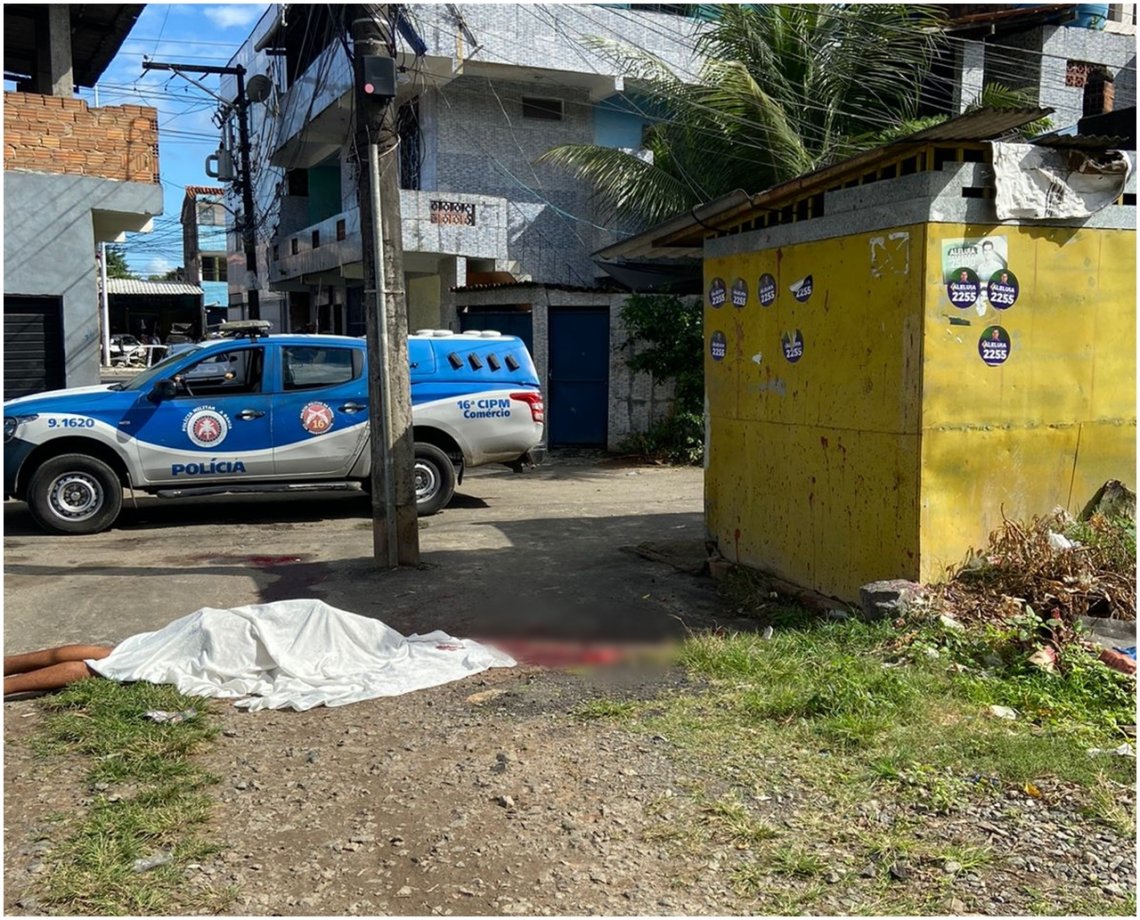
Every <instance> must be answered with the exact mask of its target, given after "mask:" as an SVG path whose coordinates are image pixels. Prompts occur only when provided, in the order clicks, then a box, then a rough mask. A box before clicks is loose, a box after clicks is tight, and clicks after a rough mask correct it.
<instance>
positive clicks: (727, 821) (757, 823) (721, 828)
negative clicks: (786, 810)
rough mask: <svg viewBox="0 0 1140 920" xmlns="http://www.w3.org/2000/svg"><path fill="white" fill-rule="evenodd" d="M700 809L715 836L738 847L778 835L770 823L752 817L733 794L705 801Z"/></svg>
mask: <svg viewBox="0 0 1140 920" xmlns="http://www.w3.org/2000/svg"><path fill="white" fill-rule="evenodd" d="M701 811H702V813H703V814H704V815H705V818H706V820H707V822H708V823H709V825H710V826H711V828H712V830H713V831H714V834H715V835H716V836H718V837H720V838H721V839H724V840H727V841H728V842H729V843H733V844H736V845H737V846H740V847H748V846H751V845H752V844H756V843H761V842H763V841H765V840H771V839H773V838H774V837H778V836H779V835H780V834H779V831H777V830H776V829H775V828H774V827H772V826H771V825H770V824H767V823H766V822H764V821H761V820H759V819H758V818H756V817H754V816H753V815H752V813H751V811H749V809H748V806H747V805H745V804H744V803H743V802H741V801H740V799H739V798H737V797H736V796H735V795H731V794H730V795H726V796H722V797H721V798H719V799H716V800H715V801H712V802H706V803H704V805H703V806H702V808H701Z"/></svg>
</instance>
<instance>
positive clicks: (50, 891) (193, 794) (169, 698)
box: [34, 679, 232, 915]
mask: <svg viewBox="0 0 1140 920" xmlns="http://www.w3.org/2000/svg"><path fill="white" fill-rule="evenodd" d="M41 705H42V706H43V708H44V709H45V710H46V712H47V718H46V720H45V724H44V728H43V730H42V732H41V734H40V735H39V736H38V737H37V738H36V739H35V742H34V747H35V749H36V750H37V751H38V752H39V753H40V754H41V755H43V756H45V757H50V756H59V755H65V756H75V755H78V756H81V757H85V758H89V759H90V760H89V763H90V769H89V772H88V774H87V779H88V782H89V783H90V784H91V788H92V792H93V793H94V794H93V795H92V798H91V802H90V805H89V807H88V808H87V809H86V810H83V811H81V812H79V813H78V814H76V815H74V816H68V819H67V821H66V822H65V823H64V825H63V827H62V828H61V831H62V833H63V834H65V835H66V836H65V837H64V839H62V840H59V841H55V842H54V845H53V847H52V849H51V851H50V852H49V853H48V855H47V858H46V859H45V864H46V865H47V870H46V871H45V872H44V873H43V874H42V875H41V876H39V878H38V889H39V890H37V892H36V897H37V898H39V900H41V901H42V902H44V904H46V905H49V906H51V907H52V908H53V909H54V910H59V911H63V912H68V913H77V914H103V915H107V914H111V915H115V914H118V915H124V914H126V915H132V914H133V915H138V914H164V913H165V914H171V913H184V912H186V911H187V910H189V909H190V908H193V909H194V910H195V912H200V911H206V912H214V911H221V910H222V909H223V908H224V907H225V906H226V904H227V903H229V901H230V899H231V897H232V893H231V892H228V891H226V890H224V889H218V890H213V891H210V890H202V889H198V890H195V891H194V892H193V894H192V895H189V894H188V893H187V890H186V882H185V872H186V868H185V867H186V865H187V863H190V862H194V861H197V860H200V859H203V858H204V857H206V856H208V855H210V854H212V853H214V852H216V851H217V849H218V848H217V846H216V845H215V844H212V843H210V842H208V841H207V840H206V839H205V838H204V837H203V836H202V835H201V834H199V833H198V828H199V827H200V826H201V825H203V824H204V823H205V822H206V820H207V818H208V816H209V811H210V805H211V802H210V797H209V795H208V794H207V791H206V790H207V787H208V786H209V785H210V784H212V783H215V782H217V778H216V777H214V776H212V775H211V774H209V773H207V772H205V771H204V770H202V769H201V768H200V767H198V766H197V765H196V764H194V762H193V761H192V760H191V759H190V755H191V754H192V753H193V752H194V751H195V750H197V749H198V748H199V747H200V746H201V745H202V744H203V743H205V742H207V741H209V740H210V739H212V738H213V737H215V735H216V734H217V730H218V729H217V725H216V724H215V721H214V719H213V718H212V717H211V715H210V713H209V710H208V709H207V708H206V706H207V705H208V704H207V703H206V702H205V701H202V700H197V699H194V698H191V697H187V696H183V695H182V694H181V693H179V692H178V691H176V690H175V689H174V688H173V687H170V686H165V685H157V684H149V683H145V682H139V683H132V684H120V683H118V682H117V681H110V680H99V679H91V680H82V681H79V682H77V683H75V684H71V685H70V686H68V687H66V688H64V689H63V690H61V691H60V692H59V693H57V694H55V695H53V696H51V697H47V698H45V699H44V700H43V701H42V702H41ZM188 709H195V710H197V712H198V715H197V716H196V717H195V718H192V719H189V720H187V721H185V722H180V723H159V722H153V721H150V720H149V719H147V718H146V716H145V713H146V712H148V711H150V710H165V711H168V712H171V711H173V712H182V711H185V710H188ZM156 855H161V856H163V858H165V859H166V862H165V863H163V864H160V865H158V866H157V867H156V868H152V869H150V870H148V871H145V872H139V871H136V870H135V869H134V863H135V861H136V860H140V859H148V858H152V857H154V856H156Z"/></svg>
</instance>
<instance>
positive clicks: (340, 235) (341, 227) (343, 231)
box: [336, 217, 348, 241]
mask: <svg viewBox="0 0 1140 920" xmlns="http://www.w3.org/2000/svg"><path fill="white" fill-rule="evenodd" d="M346 236H348V227H347V225H346V224H345V222H344V218H343V217H342V218H341V219H340V220H338V221H337V222H336V238H337V240H338V241H340V240H343V239H344V238H345V237H346Z"/></svg>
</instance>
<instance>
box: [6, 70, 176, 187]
mask: <svg viewBox="0 0 1140 920" xmlns="http://www.w3.org/2000/svg"><path fill="white" fill-rule="evenodd" d="M4 169H6V170H25V171H27V172H39V173H65V174H68V175H79V176H92V177H98V178H103V179H118V180H120V181H128V182H150V183H156V184H157V183H158V181H159V179H158V111H157V110H156V109H152V108H149V107H147V106H141V105H117V106H101V107H99V108H97V109H91V108H88V106H87V103H86V102H84V101H83V100H82V99H76V98H70V97H66V96H41V95H39V94H37V93H13V92H6V93H4Z"/></svg>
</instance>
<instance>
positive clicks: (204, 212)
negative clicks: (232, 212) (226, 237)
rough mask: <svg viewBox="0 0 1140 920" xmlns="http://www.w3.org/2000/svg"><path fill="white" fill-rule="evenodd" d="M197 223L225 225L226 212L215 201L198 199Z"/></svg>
mask: <svg viewBox="0 0 1140 920" xmlns="http://www.w3.org/2000/svg"><path fill="white" fill-rule="evenodd" d="M198 225H199V226H200V227H224V226H225V225H226V212H225V211H224V210H223V208H222V206H221V205H220V204H218V203H217V202H216V201H199V202H198Z"/></svg>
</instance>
